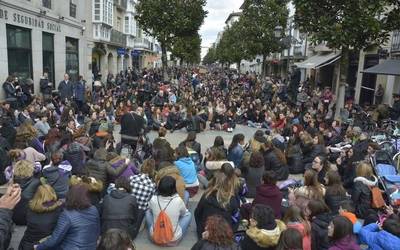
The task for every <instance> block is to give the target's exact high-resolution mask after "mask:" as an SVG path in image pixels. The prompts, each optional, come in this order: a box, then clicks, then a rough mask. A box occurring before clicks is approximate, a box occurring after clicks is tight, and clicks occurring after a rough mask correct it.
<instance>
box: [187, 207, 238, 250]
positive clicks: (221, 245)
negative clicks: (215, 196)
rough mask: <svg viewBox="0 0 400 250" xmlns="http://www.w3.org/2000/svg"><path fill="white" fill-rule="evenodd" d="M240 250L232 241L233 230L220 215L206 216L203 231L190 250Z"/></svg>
mask: <svg viewBox="0 0 400 250" xmlns="http://www.w3.org/2000/svg"><path fill="white" fill-rule="evenodd" d="M209 249H215V250H240V249H241V248H240V246H239V245H237V244H236V243H235V242H234V241H233V231H232V228H231V226H230V224H229V223H228V222H227V221H226V220H225V219H224V218H223V217H222V216H220V215H212V216H210V217H208V218H207V221H206V225H205V231H204V232H203V233H202V237H201V240H199V241H198V242H197V243H196V244H195V245H194V246H193V247H192V248H191V250H209Z"/></svg>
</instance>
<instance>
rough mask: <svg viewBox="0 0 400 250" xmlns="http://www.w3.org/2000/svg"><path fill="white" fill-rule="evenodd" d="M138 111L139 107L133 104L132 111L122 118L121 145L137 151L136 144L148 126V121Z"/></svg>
mask: <svg viewBox="0 0 400 250" xmlns="http://www.w3.org/2000/svg"><path fill="white" fill-rule="evenodd" d="M137 109H138V106H137V105H136V104H133V105H132V111H131V112H127V113H125V114H124V115H123V116H122V117H121V132H120V133H121V145H124V144H126V145H130V146H132V149H133V150H135V149H136V143H137V141H138V140H139V137H140V135H142V134H143V132H144V129H145V126H146V125H145V124H146V121H145V120H144V118H143V117H142V116H141V115H140V114H138V113H137Z"/></svg>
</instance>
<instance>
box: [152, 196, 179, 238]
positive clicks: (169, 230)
mask: <svg viewBox="0 0 400 250" xmlns="http://www.w3.org/2000/svg"><path fill="white" fill-rule="evenodd" d="M173 199H174V198H172V199H171V200H170V201H169V202H168V204H167V205H166V206H165V208H164V209H161V205H160V201H159V199H158V197H157V202H158V207H159V208H160V213H159V214H158V217H157V220H156V222H155V223H154V226H153V241H154V243H156V244H157V245H166V244H168V243H170V242H171V241H172V240H173V238H174V234H175V231H174V229H173V226H172V223H171V219H170V218H169V216H168V214H167V213H166V212H165V210H166V209H167V207H168V206H169V204H170V203H171V201H172V200H173Z"/></svg>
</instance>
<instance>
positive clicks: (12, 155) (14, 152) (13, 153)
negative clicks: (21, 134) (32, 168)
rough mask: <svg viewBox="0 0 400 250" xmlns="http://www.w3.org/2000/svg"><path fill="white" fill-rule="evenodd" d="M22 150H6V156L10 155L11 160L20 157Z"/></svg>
mask: <svg viewBox="0 0 400 250" xmlns="http://www.w3.org/2000/svg"><path fill="white" fill-rule="evenodd" d="M21 154H22V150H21V149H12V150H10V151H8V156H9V157H10V159H11V161H16V160H18V159H19V158H20V157H21Z"/></svg>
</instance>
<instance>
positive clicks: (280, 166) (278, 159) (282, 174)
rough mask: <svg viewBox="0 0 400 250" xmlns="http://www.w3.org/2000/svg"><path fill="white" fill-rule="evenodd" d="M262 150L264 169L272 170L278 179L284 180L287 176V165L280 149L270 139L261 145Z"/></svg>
mask: <svg viewBox="0 0 400 250" xmlns="http://www.w3.org/2000/svg"><path fill="white" fill-rule="evenodd" d="M262 152H263V155H264V166H265V170H272V171H274V172H275V174H276V179H277V180H278V181H282V180H286V179H287V178H288V177H289V167H288V165H287V161H286V157H285V155H284V154H283V153H282V151H281V150H280V149H278V148H276V147H275V146H274V145H273V143H272V141H271V140H267V141H266V142H265V143H264V144H263V146H262Z"/></svg>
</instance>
